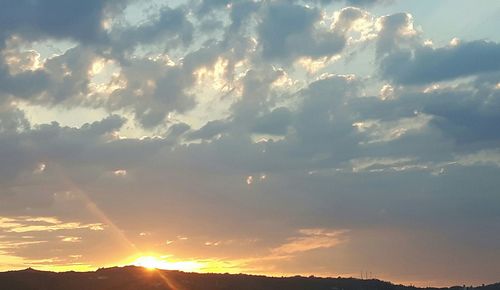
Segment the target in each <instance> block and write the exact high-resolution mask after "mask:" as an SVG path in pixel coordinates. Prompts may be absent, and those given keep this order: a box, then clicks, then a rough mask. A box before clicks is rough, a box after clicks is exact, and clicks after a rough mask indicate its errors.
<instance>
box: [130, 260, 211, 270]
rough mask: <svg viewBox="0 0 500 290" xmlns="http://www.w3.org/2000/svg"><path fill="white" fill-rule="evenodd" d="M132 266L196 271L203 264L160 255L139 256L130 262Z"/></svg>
mask: <svg viewBox="0 0 500 290" xmlns="http://www.w3.org/2000/svg"><path fill="white" fill-rule="evenodd" d="M131 264H132V265H134V266H139V267H144V268H146V269H161V270H179V271H184V272H198V271H200V270H201V269H202V268H203V266H204V264H203V263H200V262H197V261H167V260H165V259H164V258H162V257H155V256H140V257H138V258H136V259H135V260H134V261H133V262H132V263H131Z"/></svg>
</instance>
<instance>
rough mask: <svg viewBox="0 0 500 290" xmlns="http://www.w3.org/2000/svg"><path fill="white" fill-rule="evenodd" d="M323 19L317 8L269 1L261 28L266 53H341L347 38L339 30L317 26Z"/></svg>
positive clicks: (279, 55) (316, 55) (272, 55)
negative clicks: (270, 2)
mask: <svg viewBox="0 0 500 290" xmlns="http://www.w3.org/2000/svg"><path fill="white" fill-rule="evenodd" d="M319 20H320V14H319V11H318V10H317V9H314V8H308V7H305V6H300V5H296V4H290V3H288V2H276V3H272V4H269V5H268V6H266V9H265V12H264V15H263V19H262V22H261V24H260V25H259V27H258V33H259V39H260V42H261V46H262V56H263V57H264V58H265V59H271V60H272V59H287V58H292V59H293V58H296V57H301V56H310V57H313V58H319V57H323V56H332V55H335V54H337V53H339V52H340V51H341V50H342V49H343V48H344V46H345V38H344V37H343V35H341V34H338V33H336V32H335V31H328V30H327V29H324V30H320V29H315V26H314V25H315V24H316V22H319Z"/></svg>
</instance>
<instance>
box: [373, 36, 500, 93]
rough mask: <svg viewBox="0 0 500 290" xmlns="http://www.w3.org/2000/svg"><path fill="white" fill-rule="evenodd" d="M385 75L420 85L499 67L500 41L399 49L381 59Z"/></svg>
mask: <svg viewBox="0 0 500 290" xmlns="http://www.w3.org/2000/svg"><path fill="white" fill-rule="evenodd" d="M380 69H381V72H382V74H383V76H384V77H386V78H388V79H391V80H393V81H394V82H396V83H399V84H404V85H413V84H416V85H419V84H426V83H433V82H439V81H445V80H451V79H455V78H458V77H466V76H471V75H476V74H481V73H487V72H492V71H498V70H500V44H498V43H495V42H488V41H471V42H464V43H459V44H457V45H450V46H447V47H441V48H432V47H426V46H419V47H416V48H415V49H414V50H412V51H410V50H400V51H396V52H393V53H391V54H389V55H388V56H387V57H385V58H384V59H383V60H382V62H381V67H380Z"/></svg>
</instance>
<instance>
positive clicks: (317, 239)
mask: <svg viewBox="0 0 500 290" xmlns="http://www.w3.org/2000/svg"><path fill="white" fill-rule="evenodd" d="M299 233H300V234H301V236H299V237H294V238H290V239H289V240H288V242H287V243H285V244H283V245H281V246H279V247H277V248H274V249H273V250H272V252H273V253H274V254H278V255H280V254H281V255H282V254H297V253H301V252H307V251H312V250H317V249H328V248H332V247H335V246H337V245H338V244H340V243H342V242H344V241H345V237H343V235H344V234H345V233H346V231H330V230H327V229H302V230H300V231H299Z"/></svg>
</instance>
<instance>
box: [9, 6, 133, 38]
mask: <svg viewBox="0 0 500 290" xmlns="http://www.w3.org/2000/svg"><path fill="white" fill-rule="evenodd" d="M123 6H125V3H124V2H119V1H99V0H95V1H85V2H81V3H80V2H79V3H68V2H66V1H50V2H46V1H39V0H36V1H29V0H21V1H8V2H6V3H4V5H3V9H2V12H0V21H1V22H0V26H1V27H2V29H1V31H0V34H1V37H2V38H3V39H5V38H6V37H8V36H9V35H11V34H15V33H18V34H21V35H22V36H23V37H24V38H27V39H32V40H37V39H40V38H43V37H53V38H70V39H75V40H78V41H82V42H86V43H89V42H90V43H96V42H98V41H101V40H102V39H103V38H105V37H106V34H105V31H104V29H103V25H102V23H103V21H104V19H105V17H106V16H107V15H106V14H107V13H110V12H114V10H115V9H117V8H120V7H123Z"/></svg>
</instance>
